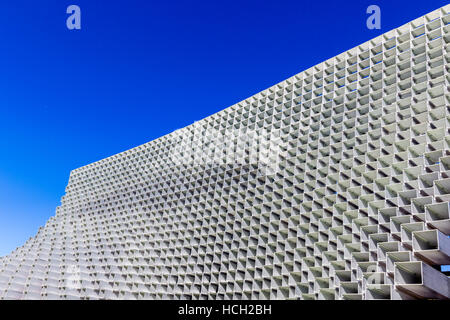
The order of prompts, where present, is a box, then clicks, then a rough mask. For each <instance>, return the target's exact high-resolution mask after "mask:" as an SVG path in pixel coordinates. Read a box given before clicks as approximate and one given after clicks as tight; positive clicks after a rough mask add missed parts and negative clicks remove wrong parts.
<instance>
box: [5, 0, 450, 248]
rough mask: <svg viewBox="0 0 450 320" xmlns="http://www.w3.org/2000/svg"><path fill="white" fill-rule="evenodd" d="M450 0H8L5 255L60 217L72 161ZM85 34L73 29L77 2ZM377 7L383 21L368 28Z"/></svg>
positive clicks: (195, 114) (201, 110) (184, 120)
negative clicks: (71, 13) (70, 16)
mask: <svg viewBox="0 0 450 320" xmlns="http://www.w3.org/2000/svg"><path fill="white" fill-rule="evenodd" d="M446 3H447V1H435V0H427V1H413V0H409V1H406V0H396V1H392V0H390V1H364V0H358V1H299V0H297V1H284V0H277V1H269V0H266V1H260V0H259V1H246V0H239V1H234V0H228V1H211V0H209V1H195V0H190V1H144V0H142V1H136V0H127V1H93V0H89V1H84V0H72V1H70V2H69V1H62V0H54V1H50V0H39V1H36V0H28V1H24V0H15V1H2V2H1V4H0V39H1V50H0V255H5V254H7V253H9V252H10V251H11V250H13V249H14V248H16V247H17V246H19V245H22V244H23V243H24V242H25V241H26V240H27V239H28V238H29V237H30V236H33V235H34V234H35V233H36V231H37V230H38V228H39V226H41V225H43V224H45V221H46V220H47V219H48V218H49V217H50V216H52V215H54V210H55V207H56V206H57V205H58V204H59V201H60V197H61V196H62V195H63V194H64V188H65V186H66V184H67V181H68V177H69V172H70V170H72V169H75V168H77V167H80V166H83V165H86V164H88V163H91V162H94V161H97V160H100V159H102V158H104V157H107V156H110V155H112V154H115V153H118V152H121V151H124V150H126V149H129V148H131V147H134V146H137V145H139V144H142V143H145V142H147V141H150V140H152V139H155V138H157V137H159V136H162V135H164V134H167V133H169V132H171V131H173V130H175V129H177V128H180V127H184V126H186V125H189V124H191V123H192V122H193V121H195V120H198V119H201V118H204V117H206V116H208V115H210V114H212V113H214V112H217V111H219V110H221V109H223V108H225V107H228V106H230V105H232V104H234V103H236V102H238V101H240V100H242V99H245V98H247V97H249V96H251V95H253V94H255V93H257V92H259V91H261V90H263V89H265V88H267V87H269V86H271V85H273V84H275V83H277V82H279V81H281V80H284V79H286V78H288V77H290V76H292V75H294V74H296V73H298V72H300V71H302V70H304V69H307V68H309V67H311V66H313V65H315V64H317V63H319V62H321V61H323V60H325V59H328V58H330V57H333V56H335V55H337V54H339V53H341V52H343V51H345V50H347V49H350V48H352V47H354V46H356V45H358V44H360V43H362V42H364V41H367V40H369V39H371V38H373V37H375V36H377V35H379V34H381V33H384V32H386V31H389V30H391V29H393V28H396V27H398V26H400V25H402V24H404V23H406V22H408V21H410V20H412V19H414V18H417V17H419V16H421V15H423V14H426V13H428V12H429V11H432V10H434V9H436V8H439V7H441V6H443V5H445V4H446ZM70 4H76V5H79V6H80V7H81V11H82V30H80V31H69V30H68V29H67V28H66V17H67V14H66V8H67V6H68V5H70ZM370 4H377V5H379V6H380V7H381V15H382V18H381V26H382V29H381V30H369V29H367V28H366V19H367V17H368V15H367V14H366V13H365V11H366V8H367V6H368V5H370Z"/></svg>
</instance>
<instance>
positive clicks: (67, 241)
mask: <svg viewBox="0 0 450 320" xmlns="http://www.w3.org/2000/svg"><path fill="white" fill-rule="evenodd" d="M449 9H450V7H448V6H447V7H443V8H440V9H438V10H435V11H433V12H431V13H429V14H427V15H425V16H423V17H420V18H418V19H416V20H414V21H412V22H410V23H408V24H405V25H403V26H401V27H399V28H397V29H395V30H392V31H390V32H387V33H385V34H383V35H381V36H379V37H377V38H375V39H372V40H370V41H368V42H366V43H363V44H361V45H359V46H357V47H355V48H353V49H351V50H348V51H346V52H344V53H342V54H340V55H338V56H336V57H333V58H331V59H329V60H327V61H324V62H323V63H320V64H318V65H316V66H313V67H311V68H310V69H308V70H305V71H303V72H301V73H299V74H297V75H295V76H293V77H291V78H289V79H287V80H285V81H283V82H281V83H278V84H276V85H274V86H273V87H271V88H268V89H267V90H264V91H262V92H260V93H258V94H256V95H254V96H252V97H250V98H248V99H246V100H244V101H241V102H239V103H237V104H236V105H233V106H231V107H229V108H227V109H224V110H223V111H220V112H218V113H216V114H214V115H211V116H209V117H207V118H205V119H203V120H200V121H198V122H196V123H194V124H192V125H190V126H187V127H185V128H182V129H179V130H177V131H174V132H172V133H170V134H168V135H166V136H163V137H161V138H159V139H156V140H154V141H151V142H148V143H146V144H144V145H141V146H139V147H136V148H133V149H131V150H128V151H125V152H122V153H120V154H117V155H114V156H112V157H109V158H106V159H103V160H101V161H98V162H95V163H92V164H89V165H87V166H85V167H81V168H79V169H76V170H73V171H72V172H71V174H70V179H69V183H68V186H67V188H66V194H65V195H64V196H63V198H62V199H61V205H60V206H59V207H58V208H57V209H56V214H55V216H53V217H52V218H50V219H49V221H48V222H47V223H46V225H45V226H44V227H42V228H40V229H39V231H38V233H37V234H36V235H35V236H34V237H32V238H30V239H29V240H28V241H27V242H26V243H25V244H24V245H23V246H21V247H19V248H17V249H16V250H15V251H13V252H12V253H11V254H9V255H7V256H5V257H2V258H0V298H2V299H354V300H360V299H393V300H395V299H420V298H426V299H446V298H447V299H448V298H450V281H449V278H448V277H447V276H446V275H445V274H444V273H443V272H442V271H441V269H440V266H442V265H446V264H450V257H449V256H450V238H449V237H448V235H449V234H450V216H449V212H450V206H449V202H450V134H449V128H450V93H449V86H450V73H449V68H450V65H449V62H450V25H449V22H450V15H449V14H448V13H447V12H448V11H449Z"/></svg>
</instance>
